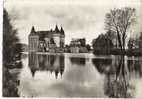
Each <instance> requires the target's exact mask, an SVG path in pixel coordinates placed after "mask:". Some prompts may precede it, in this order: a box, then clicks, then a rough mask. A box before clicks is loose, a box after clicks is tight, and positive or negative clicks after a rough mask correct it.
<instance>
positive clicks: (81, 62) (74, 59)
mask: <svg viewBox="0 0 142 99" xmlns="http://www.w3.org/2000/svg"><path fill="white" fill-rule="evenodd" d="M70 61H71V63H73V64H76V65H79V66H85V64H86V59H85V58H82V57H70Z"/></svg>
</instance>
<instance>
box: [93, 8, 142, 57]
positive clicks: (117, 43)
mask: <svg viewBox="0 0 142 99" xmlns="http://www.w3.org/2000/svg"><path fill="white" fill-rule="evenodd" d="M134 23H136V9H134V8H129V7H125V8H121V9H112V10H110V12H109V13H106V17H105V29H106V31H107V32H106V33H104V34H100V35H99V36H98V37H97V38H96V39H94V40H93V41H92V46H93V52H94V54H112V55H129V56H139V55H142V49H141V48H142V33H141V34H140V36H139V37H138V38H135V39H132V38H128V34H129V32H130V29H131V27H132V26H133V25H134ZM127 39H128V42H127Z"/></svg>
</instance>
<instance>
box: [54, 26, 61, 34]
mask: <svg viewBox="0 0 142 99" xmlns="http://www.w3.org/2000/svg"><path fill="white" fill-rule="evenodd" d="M55 32H57V33H58V32H60V31H59V29H58V26H57V25H56V27H55Z"/></svg>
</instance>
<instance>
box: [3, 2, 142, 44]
mask: <svg viewBox="0 0 142 99" xmlns="http://www.w3.org/2000/svg"><path fill="white" fill-rule="evenodd" d="M122 7H133V8H136V10H137V24H136V25H135V26H134V27H133V28H131V32H130V35H132V34H137V33H139V32H140V31H142V11H140V10H141V9H142V0H5V1H4V8H6V10H7V11H8V13H9V15H10V17H11V22H12V24H13V25H14V27H15V28H16V29H17V30H18V36H19V38H20V41H21V42H22V43H26V44H28V35H29V33H30V31H31V28H32V26H34V27H35V30H37V31H38V30H50V29H51V28H52V29H54V28H55V25H56V24H57V25H58V26H59V28H60V27H61V26H62V27H63V28H64V31H65V35H66V36H65V43H66V44H69V43H70V41H71V39H72V38H86V41H87V43H89V44H90V43H91V42H92V40H93V39H94V38H96V37H97V36H98V35H99V34H101V33H105V32H106V31H105V29H104V19H105V14H106V13H108V12H109V11H110V9H113V8H122ZM132 36H133V35H132Z"/></svg>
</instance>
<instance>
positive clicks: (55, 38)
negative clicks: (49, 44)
mask: <svg viewBox="0 0 142 99" xmlns="http://www.w3.org/2000/svg"><path fill="white" fill-rule="evenodd" d="M53 39H54V41H55V43H56V46H57V47H60V35H58V34H56V35H53Z"/></svg>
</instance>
